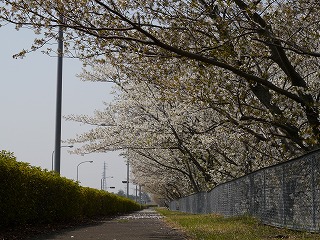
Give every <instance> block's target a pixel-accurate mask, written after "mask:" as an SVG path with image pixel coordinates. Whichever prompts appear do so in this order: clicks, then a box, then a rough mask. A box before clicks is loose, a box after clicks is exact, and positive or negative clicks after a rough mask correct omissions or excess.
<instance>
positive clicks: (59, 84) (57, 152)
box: [54, 14, 63, 174]
mask: <svg viewBox="0 0 320 240" xmlns="http://www.w3.org/2000/svg"><path fill="white" fill-rule="evenodd" d="M59 20H60V26H59V34H58V66H57V67H58V68H57V99H56V128H55V148H54V152H55V154H54V170H55V171H56V172H57V173H59V174H60V155H61V151H60V149H61V106H62V60H63V30H62V23H63V16H62V15H61V14H60V18H59Z"/></svg>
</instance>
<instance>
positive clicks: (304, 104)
mask: <svg viewBox="0 0 320 240" xmlns="http://www.w3.org/2000/svg"><path fill="white" fill-rule="evenodd" d="M0 3H1V5H0V16H1V17H0V18H1V20H2V22H4V23H8V22H10V23H13V24H16V27H17V28H20V27H31V28H33V29H34V30H35V32H36V33H38V34H40V33H42V35H39V36H40V37H39V38H37V39H35V41H34V44H33V45H32V46H31V48H30V49H29V50H23V51H22V52H21V53H20V54H18V55H16V57H19V56H23V55H25V54H26V53H27V52H29V51H33V50H37V49H41V50H42V51H44V52H46V53H48V54H52V51H53V50H52V49H51V48H50V45H47V43H50V42H52V40H54V39H57V27H58V26H61V27H63V28H64V44H65V48H66V53H65V54H69V56H73V57H78V58H80V59H82V60H83V61H84V64H88V65H91V66H97V67H98V68H97V71H95V70H93V71H88V72H86V73H85V74H86V78H88V79H92V80H95V81H106V80H107V81H113V82H115V83H116V84H117V85H118V86H119V90H118V91H119V92H121V94H120V95H119V99H118V101H117V102H116V103H114V104H112V105H110V106H106V109H105V110H103V111H97V112H96V113H95V115H94V116H93V117H88V116H73V117H70V118H71V119H73V120H77V121H81V122H86V123H89V124H94V125H97V127H96V128H94V129H92V131H89V132H87V133H84V134H82V135H79V136H78V137H76V139H75V140H74V141H76V142H81V143H85V142H88V144H84V145H83V147H82V148H81V149H79V150H78V151H86V152H90V151H106V150H113V149H123V150H125V151H126V153H125V154H126V156H127V157H128V158H129V159H131V161H132V163H134V164H136V165H135V166H137V168H136V169H139V168H141V169H142V165H143V166H150V167H149V169H150V171H151V169H152V173H154V175H155V176H154V177H153V178H152V179H153V180H156V179H159V184H158V186H160V185H161V186H162V187H161V193H162V194H164V193H165V192H166V191H167V192H171V193H172V192H173V190H174V189H176V190H175V194H177V195H184V194H185V193H188V192H193V191H199V190H203V189H206V188H208V187H210V186H212V185H215V184H217V183H219V182H221V181H223V180H227V179H230V178H233V177H237V176H239V175H241V174H244V173H248V172H250V171H252V170H255V169H257V168H259V167H262V166H267V165H270V164H273V163H275V162H279V161H284V160H287V159H289V158H291V157H293V156H297V155H299V154H302V153H305V152H308V151H311V150H313V149H317V148H319V146H320V142H319V139H320V117H319V111H320V110H319V101H320V84H319V76H320V73H319V57H320V53H319V37H320V29H319V20H320V19H319V18H320V16H319V14H318V13H319V10H320V4H319V2H318V1H317V0H265V1H259V0H258V1H251V0H230V1H221V0H210V1H209V0H185V1H168V0H164V1H157V0H155V1H143V0H136V1H122V0H117V1H116V0H83V1H62V0H61V1H58V0H57V1H47V0H37V1H22V0H14V1H6V0H1V1H0ZM106 64H107V66H108V67H105V66H106ZM108 68H110V69H111V70H110V69H108ZM102 69H105V70H102ZM105 71H106V72H105ZM102 125H103V126H102ZM141 164H142V165H141ZM151 166H152V167H151ZM135 172H136V173H135V174H136V175H137V176H139V174H138V173H137V171H135ZM163 172H167V173H168V175H165V176H164V175H163V174H162V173H163ZM156 173H159V174H156ZM141 176H144V177H145V178H146V174H143V173H141ZM160 176H163V178H160ZM177 176H179V177H181V179H184V182H185V183H188V184H187V186H185V187H182V186H181V185H179V184H176V185H173V186H171V185H172V183H174V182H175V179H176V178H175V177H177ZM141 178H142V177H141ZM160 179H161V181H162V184H160ZM150 182H151V181H150ZM166 183H170V184H166ZM169 186H170V189H168V188H169ZM150 188H151V186H150ZM154 189H156V188H155V187H154ZM178 189H179V191H177V190H178ZM159 191H160V190H159ZM170 197H173V196H170Z"/></svg>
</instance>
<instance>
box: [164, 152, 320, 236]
mask: <svg viewBox="0 0 320 240" xmlns="http://www.w3.org/2000/svg"><path fill="white" fill-rule="evenodd" d="M169 208H170V209H171V210H179V211H183V212H189V213H217V214H221V215H224V216H239V215H244V214H249V215H252V216H255V217H257V218H259V219H261V220H262V222H263V223H265V224H269V225H273V226H280V227H286V228H291V229H296V230H307V231H316V232H319V231H320V150H317V151H314V152H312V153H309V154H306V155H304V156H302V157H299V158H297V159H293V160H290V161H287V162H284V163H281V164H278V165H274V166H271V167H268V168H264V169H260V170H258V171H256V172H253V173H251V174H248V175H246V176H243V177H241V178H238V179H235V180H233V181H230V182H226V183H224V184H221V185H219V186H217V187H215V188H214V189H212V190H211V191H209V192H200V193H197V194H193V195H190V196H187V197H184V198H181V199H178V200H175V201H172V202H170V203H169Z"/></svg>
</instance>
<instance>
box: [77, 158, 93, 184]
mask: <svg viewBox="0 0 320 240" xmlns="http://www.w3.org/2000/svg"><path fill="white" fill-rule="evenodd" d="M86 162H89V163H93V161H83V162H81V163H79V164H78V166H77V182H78V181H79V166H80V165H81V164H82V163H86Z"/></svg>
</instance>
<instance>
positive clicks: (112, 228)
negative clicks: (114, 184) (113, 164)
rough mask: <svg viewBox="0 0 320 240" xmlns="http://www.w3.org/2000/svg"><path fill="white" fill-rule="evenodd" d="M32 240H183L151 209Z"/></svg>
mask: <svg viewBox="0 0 320 240" xmlns="http://www.w3.org/2000/svg"><path fill="white" fill-rule="evenodd" d="M32 239H34V240H51V239H62V240H67V239H68V240H70V239H71V240H90V239H94V240H98V239H103V240H147V239H153V240H156V239H158V240H159V239H163V240H165V239H168V240H186V239H188V238H187V236H186V235H185V234H184V233H183V232H182V231H181V230H179V229H175V228H173V227H170V226H169V225H168V224H167V223H165V221H164V220H163V216H162V215H160V214H159V213H157V212H156V211H155V210H154V209H152V208H149V209H144V210H142V211H138V212H134V213H132V214H128V215H123V216H117V217H114V218H111V219H107V220H106V219H104V220H97V221H95V222H94V223H92V224H90V225H86V226H76V227H72V228H70V229H64V230H62V231H57V232H54V233H49V234H44V235H39V236H34V237H33V238H32Z"/></svg>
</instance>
